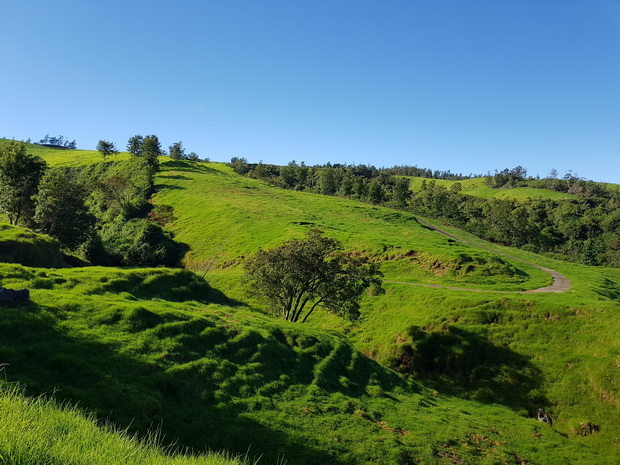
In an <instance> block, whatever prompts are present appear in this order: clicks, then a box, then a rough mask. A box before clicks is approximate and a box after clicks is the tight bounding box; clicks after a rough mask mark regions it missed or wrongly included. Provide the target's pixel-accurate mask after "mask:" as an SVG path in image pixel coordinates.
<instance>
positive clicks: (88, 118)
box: [0, 0, 620, 183]
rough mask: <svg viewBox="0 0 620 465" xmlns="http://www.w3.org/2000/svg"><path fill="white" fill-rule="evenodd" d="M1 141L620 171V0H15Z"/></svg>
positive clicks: (470, 168)
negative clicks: (49, 138)
mask: <svg viewBox="0 0 620 465" xmlns="http://www.w3.org/2000/svg"><path fill="white" fill-rule="evenodd" d="M0 11H1V12H2V25H1V27H0V52H1V57H2V69H1V72H0V137H9V138H12V137H14V138H16V139H27V138H32V139H33V140H38V139H40V138H42V137H43V136H44V135H45V134H47V133H49V134H50V135H59V134H62V135H64V136H66V137H68V138H70V139H76V140H77V143H78V147H79V148H86V149H93V148H94V147H95V145H96V144H97V141H98V140H99V139H107V140H110V141H112V142H114V143H116V145H117V147H119V148H122V149H124V148H125V145H126V142H127V139H128V138H129V137H130V136H132V135H134V134H142V135H146V134H156V135H158V136H159V138H160V140H161V141H162V143H163V144H164V146H165V147H166V148H167V147H168V145H170V144H171V143H172V142H174V141H179V140H181V141H183V144H184V146H185V147H186V149H187V150H188V151H195V152H197V153H198V154H199V155H200V156H202V157H210V158H211V159H212V160H217V161H228V160H230V158H231V157H232V156H241V157H246V158H247V159H248V160H249V161H251V162H258V161H260V160H262V161H263V162H265V163H276V164H285V163H287V162H288V161H290V160H293V159H294V160H297V161H298V162H300V161H305V162H306V163H309V164H315V163H326V162H328V161H330V162H332V163H364V164H366V163H370V164H374V165H376V166H392V165H397V164H398V165H399V164H407V165H417V166H420V167H425V168H432V169H441V170H448V169H449V170H451V171H453V172H457V173H458V172H462V173H464V174H468V173H470V172H474V173H484V172H487V171H489V170H490V171H491V172H492V171H494V170H495V169H499V170H501V169H503V168H506V167H509V168H512V167H514V166H516V165H522V166H524V167H525V168H527V169H528V173H529V174H530V175H536V174H537V173H538V174H540V175H541V176H545V175H547V174H548V172H549V171H550V170H551V169H552V168H556V169H557V170H558V171H559V173H560V175H562V174H564V172H566V171H567V170H569V169H570V170H573V171H574V172H576V173H577V174H578V175H580V176H582V177H586V178H588V179H594V180H597V181H598V180H602V181H608V182H616V183H620V0H519V1H509V0H485V1H482V0H467V1H464V0H426V1H418V0H406V1H405V0H403V1H396V0H394V1H382V0H373V1H367V0H356V1H348V0H324V1H318V0H307V1H297V0H281V1H275V0H251V1H250V0H245V1H241V0H218V1H211V0H209V1H198V0H195V1H184V0H177V1H174V2H173V1H171V0H167V1H161V0H151V1H139V0H136V1H134V0H130V1H117V0H108V1H101V2H91V1H86V0H74V1H69V0H59V1H54V2H50V1H42V0H32V1H28V0H22V1H12V2H8V1H7V2H3V3H2V6H1V8H0Z"/></svg>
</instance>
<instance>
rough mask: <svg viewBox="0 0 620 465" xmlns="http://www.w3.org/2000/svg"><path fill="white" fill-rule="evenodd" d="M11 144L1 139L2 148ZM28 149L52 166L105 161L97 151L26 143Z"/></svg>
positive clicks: (124, 154) (122, 156)
mask: <svg viewBox="0 0 620 465" xmlns="http://www.w3.org/2000/svg"><path fill="white" fill-rule="evenodd" d="M11 142H12V141H11V140H9V139H0V147H2V146H5V145H8V144H9V143H11ZM17 142H19V141H17ZM26 148H27V151H28V153H29V154H32V155H38V156H40V157H41V158H43V159H44V160H45V161H47V163H49V164H50V165H52V166H80V165H90V164H93V163H98V162H100V161H102V160H103V158H102V157H101V154H100V153H99V152H98V151H97V150H80V149H55V148H52V147H44V146H41V145H36V144H29V143H26ZM128 158H129V153H128V152H120V153H119V154H118V155H114V156H111V157H109V158H108V159H109V160H127V159H128Z"/></svg>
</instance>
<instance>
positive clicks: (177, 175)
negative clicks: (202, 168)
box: [157, 174, 192, 181]
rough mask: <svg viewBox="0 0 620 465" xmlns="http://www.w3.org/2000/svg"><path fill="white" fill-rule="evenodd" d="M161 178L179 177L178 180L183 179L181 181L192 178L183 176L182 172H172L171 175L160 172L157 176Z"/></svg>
mask: <svg viewBox="0 0 620 465" xmlns="http://www.w3.org/2000/svg"><path fill="white" fill-rule="evenodd" d="M157 177H158V178H159V179H177V180H181V181H191V179H192V178H188V177H187V176H183V175H182V174H176V175H174V174H170V175H164V174H160V175H159V176H157Z"/></svg>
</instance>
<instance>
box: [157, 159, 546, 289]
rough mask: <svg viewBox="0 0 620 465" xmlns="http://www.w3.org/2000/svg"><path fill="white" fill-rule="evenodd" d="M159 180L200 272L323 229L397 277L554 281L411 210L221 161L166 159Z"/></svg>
mask: <svg viewBox="0 0 620 465" xmlns="http://www.w3.org/2000/svg"><path fill="white" fill-rule="evenodd" d="M156 185H157V188H158V190H159V192H158V193H157V194H156V195H155V197H154V203H155V205H156V208H159V209H162V210H163V209H164V208H172V210H171V211H172V213H171V215H170V222H169V223H168V224H167V225H166V227H167V228H169V229H171V230H172V231H174V232H175V234H176V239H177V240H179V241H181V242H184V243H187V244H189V245H190V247H191V251H190V252H189V253H188V254H187V256H186V258H185V264H186V265H187V266H188V267H189V268H191V269H194V270H206V269H210V268H213V266H216V267H217V268H227V267H228V268H230V267H232V268H234V267H236V266H237V265H239V264H240V263H241V262H242V261H243V257H244V256H246V255H247V254H248V253H251V252H254V251H256V250H258V249H259V248H261V247H263V248H267V247H272V246H274V245H277V244H279V243H281V242H282V241H283V240H285V239H287V238H290V237H297V236H301V235H303V234H304V233H305V232H306V231H307V230H308V229H309V228H313V227H316V228H319V229H322V230H324V231H325V233H326V234H327V235H329V236H333V237H336V238H338V239H339V240H341V241H342V242H343V243H344V244H345V246H346V247H347V248H351V249H356V250H358V251H360V252H364V253H366V254H368V255H371V256H373V257H376V258H377V259H378V260H382V261H384V262H385V263H384V267H383V270H384V273H385V275H386V279H390V280H398V281H407V282H420V283H428V284H442V285H455V286H467V287H477V288H482V289H489V288H490V289H495V290H523V289H533V288H536V287H541V286H544V285H547V284H549V283H550V281H551V278H550V277H549V275H548V274H546V273H544V272H543V271H541V270H538V269H536V268H534V267H531V266H528V265H526V264H523V263H520V262H517V261H511V260H509V259H506V258H503V257H499V256H497V255H496V254H493V253H490V252H487V251H484V250H480V249H477V248H474V247H471V246H468V245H466V244H462V243H459V242H455V241H452V240H449V239H447V238H445V237H443V236H439V235H438V234H437V233H435V232H433V231H431V230H429V229H428V228H427V227H425V226H424V225H422V224H420V223H419V222H418V221H417V219H416V217H415V216H414V215H412V214H410V213H405V212H399V211H395V210H391V209H388V208H383V207H375V206H372V205H368V204H364V203H361V202H355V201H351V200H347V199H341V198H337V197H327V196H321V195H317V194H309V193H304V192H294V191H286V190H282V189H279V188H277V187H273V186H269V185H266V184H265V183H263V182H261V181H257V180H253V179H248V178H244V177H242V176H239V175H237V174H236V173H234V172H233V171H232V170H230V169H229V168H228V167H226V166H225V165H222V164H217V163H211V164H207V165H203V164H190V163H184V162H167V163H163V164H162V171H161V173H160V174H158V176H157V178H156ZM169 211H170V210H169Z"/></svg>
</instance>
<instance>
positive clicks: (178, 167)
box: [159, 160, 221, 177]
mask: <svg viewBox="0 0 620 465" xmlns="http://www.w3.org/2000/svg"><path fill="white" fill-rule="evenodd" d="M166 171H191V172H194V173H221V172H220V171H218V170H216V169H213V168H209V167H208V166H204V165H201V164H198V163H192V162H187V161H182V160H173V161H168V162H166V163H162V164H161V165H160V173H164V172H166ZM159 177H163V176H162V175H159Z"/></svg>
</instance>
